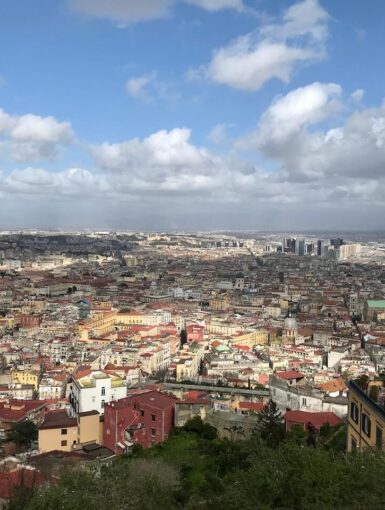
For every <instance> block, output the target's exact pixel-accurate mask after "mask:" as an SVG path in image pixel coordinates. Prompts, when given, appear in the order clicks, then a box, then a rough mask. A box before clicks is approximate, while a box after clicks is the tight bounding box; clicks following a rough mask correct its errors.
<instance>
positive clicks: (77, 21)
mask: <svg viewBox="0 0 385 510" xmlns="http://www.w3.org/2000/svg"><path fill="white" fill-rule="evenodd" d="M384 20H385V4H384V2H383V1H382V0H372V1H371V2H370V9H369V8H368V5H367V3H364V2H362V1H361V0H351V2H349V5H347V3H346V2H335V1H332V0H299V1H297V2H296V1H293V0H277V1H274V2H268V1H267V0H156V1H154V0H141V1H140V2H137V1H136V0H109V1H108V2H105V1H103V0H28V2H25V1H23V0H2V1H1V3H0V48H1V51H0V229H10V228H63V229H65V228H67V229H71V228H73V229H76V228H97V229H132V230H141V229H145V230H167V229H174V230H175V229H189V230H214V229H228V230H242V229H254V230H269V229H271V230H301V229H307V230H311V229H314V230H320V229H325V230H338V229H342V230H344V229H346V230H375V229H379V230H380V229H382V228H383V226H384V221H383V218H384V213H385V101H384V97H385V89H384V82H385V65H384V63H383V60H384V59H383V48H384V46H385V30H384V28H385V27H384Z"/></svg>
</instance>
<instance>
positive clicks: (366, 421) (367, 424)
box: [361, 413, 371, 436]
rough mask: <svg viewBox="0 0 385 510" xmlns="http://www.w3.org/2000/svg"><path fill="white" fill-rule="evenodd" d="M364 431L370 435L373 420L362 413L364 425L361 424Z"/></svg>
mask: <svg viewBox="0 0 385 510" xmlns="http://www.w3.org/2000/svg"><path fill="white" fill-rule="evenodd" d="M361 428H362V431H363V432H364V433H365V434H366V435H367V436H370V429H371V422H370V420H369V416H368V415H367V414H365V413H362V425H361Z"/></svg>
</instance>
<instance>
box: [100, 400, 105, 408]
mask: <svg viewBox="0 0 385 510" xmlns="http://www.w3.org/2000/svg"><path fill="white" fill-rule="evenodd" d="M104 404H105V401H104V400H102V403H101V407H102V409H104Z"/></svg>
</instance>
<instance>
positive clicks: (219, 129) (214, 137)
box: [207, 124, 230, 145]
mask: <svg viewBox="0 0 385 510" xmlns="http://www.w3.org/2000/svg"><path fill="white" fill-rule="evenodd" d="M229 127H230V126H229V124H216V125H215V126H214V127H213V129H212V130H211V131H210V133H209V134H208V136H207V138H208V139H209V140H210V141H211V142H212V143H215V144H216V145H223V144H224V143H226V142H228V139H229V136H228V132H227V131H228V128H229Z"/></svg>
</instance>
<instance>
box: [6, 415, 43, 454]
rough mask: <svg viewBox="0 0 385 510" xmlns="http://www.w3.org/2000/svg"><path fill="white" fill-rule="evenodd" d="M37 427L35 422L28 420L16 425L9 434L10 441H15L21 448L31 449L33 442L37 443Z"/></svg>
mask: <svg viewBox="0 0 385 510" xmlns="http://www.w3.org/2000/svg"><path fill="white" fill-rule="evenodd" d="M37 435H38V432H37V427H36V425H35V424H34V423H33V421H30V420H26V421H22V422H20V423H15V424H14V425H13V426H12V429H11V431H10V432H9V434H8V437H7V439H8V441H14V442H15V443H16V444H17V445H19V446H23V445H24V446H27V447H28V448H30V447H31V443H32V441H37Z"/></svg>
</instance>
